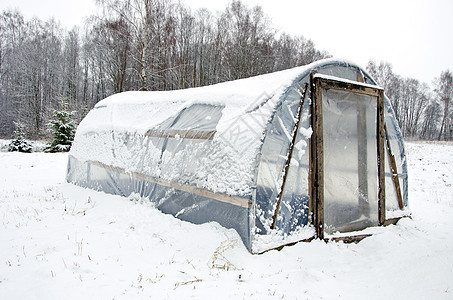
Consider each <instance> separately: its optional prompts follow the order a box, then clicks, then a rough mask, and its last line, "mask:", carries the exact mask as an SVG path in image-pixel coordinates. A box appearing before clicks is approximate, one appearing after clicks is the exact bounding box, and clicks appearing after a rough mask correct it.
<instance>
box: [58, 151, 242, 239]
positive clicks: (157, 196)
mask: <svg viewBox="0 0 453 300" xmlns="http://www.w3.org/2000/svg"><path fill="white" fill-rule="evenodd" d="M67 181H68V182H72V183H75V184H77V185H80V186H84V187H88V188H91V189H94V190H98V191H104V192H106V193H110V194H114V195H120V196H125V197H127V196H129V195H131V194H139V195H140V196H142V197H145V198H148V199H150V201H151V202H153V203H155V205H156V207H157V208H158V209H159V210H161V211H162V212H164V213H168V214H171V215H173V216H175V217H177V218H179V219H181V220H185V221H189V222H191V223H194V224H202V223H206V222H211V221H216V222H218V223H219V224H220V225H222V226H224V227H227V228H234V229H235V230H236V231H237V232H238V233H239V235H240V236H241V238H242V240H243V242H244V244H245V245H247V246H248V247H249V246H250V234H249V233H250V228H249V223H248V220H249V209H248V208H247V207H241V206H237V205H233V204H229V203H224V202H221V201H217V200H215V199H212V198H209V197H204V196H202V195H197V194H194V193H190V192H186V191H181V190H178V189H174V188H170V187H167V186H163V185H159V184H156V183H154V182H152V181H150V180H148V179H147V178H146V177H142V176H134V174H133V173H130V172H124V170H121V169H119V168H114V167H108V166H102V165H97V164H94V163H90V162H80V161H78V160H77V159H76V158H74V157H72V156H69V161H68V173H67Z"/></svg>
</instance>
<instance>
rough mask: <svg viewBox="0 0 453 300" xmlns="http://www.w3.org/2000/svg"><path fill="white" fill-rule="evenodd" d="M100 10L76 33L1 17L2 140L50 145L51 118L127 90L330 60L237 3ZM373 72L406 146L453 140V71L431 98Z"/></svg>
mask: <svg viewBox="0 0 453 300" xmlns="http://www.w3.org/2000/svg"><path fill="white" fill-rule="evenodd" d="M96 2H97V5H98V6H99V8H100V10H101V11H102V12H101V13H100V14H98V15H93V16H91V17H90V18H89V19H88V20H87V21H86V23H85V25H84V26H83V28H79V27H74V28H72V29H71V30H66V29H63V28H62V27H61V25H60V24H59V23H58V22H57V21H55V20H54V19H50V20H47V21H42V20H40V19H36V18H34V19H31V20H26V19H25V18H24V16H23V15H22V14H21V13H20V12H19V11H11V10H8V11H4V12H3V13H2V14H1V15H0V84H1V86H0V136H2V137H11V136H12V135H13V133H14V131H15V124H22V125H23V126H24V128H25V131H26V135H27V137H28V138H31V139H39V138H47V137H48V136H49V132H48V130H47V128H48V124H49V121H50V120H51V118H52V115H53V113H54V111H55V110H58V109H61V108H62V106H65V107H66V108H67V109H68V110H70V111H74V112H75V113H74V114H72V116H73V118H74V122H75V123H78V122H79V121H80V120H81V119H82V118H83V117H84V116H85V115H86V113H87V112H88V111H89V110H90V109H91V108H92V107H93V106H94V105H95V104H96V103H97V102H98V101H100V100H101V99H103V98H105V97H107V96H109V95H111V94H114V93H118V92H122V91H130V90H174V89H182V88H189V87H197V86H204V85H209V84H214V83H218V82H223V81H228V80H234V79H239V78H245V77H250V76H254V75H259V74H264V73H269V72H274V71H278V70H283V69H287V68H291V67H295V66H300V65H305V64H308V63H311V62H313V61H316V60H319V59H322V58H326V57H329V54H328V53H327V52H325V51H320V50H318V49H316V47H315V45H314V43H313V42H312V41H311V40H310V39H307V38H305V37H303V36H292V35H289V34H286V33H279V32H277V30H276V29H275V28H274V27H273V26H272V24H271V21H270V20H269V19H268V17H267V16H266V15H265V13H264V11H263V10H262V8H261V7H260V6H255V7H248V6H246V5H245V4H243V3H242V2H241V1H239V0H233V1H232V2H231V3H230V4H229V5H228V6H227V7H226V8H225V9H224V10H223V11H220V12H217V13H216V14H215V15H214V14H212V13H211V12H209V11H208V10H206V9H199V10H197V11H192V10H191V9H190V8H189V7H187V6H186V5H184V4H182V3H180V2H176V0H96ZM367 69H368V71H369V72H370V73H371V74H372V76H373V77H374V78H375V79H377V81H378V83H379V84H380V85H382V86H383V87H384V88H385V89H386V92H387V94H388V96H389V97H390V99H392V104H393V105H394V108H395V112H396V114H397V118H398V121H399V122H400V126H401V128H402V130H403V133H404V135H405V136H406V137H419V138H426V139H437V138H439V139H452V124H451V122H452V120H453V116H452V111H451V109H450V106H451V104H450V103H451V98H452V84H451V78H452V75H451V72H449V71H445V72H443V73H442V75H441V77H440V78H439V79H438V80H437V81H436V82H437V83H436V89H435V90H434V91H430V89H429V87H428V86H427V85H426V84H423V83H419V82H418V81H417V80H415V79H405V78H401V77H400V76H398V75H396V74H394V73H393V71H392V69H391V66H390V65H389V64H388V63H381V64H380V65H377V64H376V63H374V62H370V63H369V65H368V68H367ZM448 78H449V79H448ZM448 80H450V81H448ZM394 96H396V97H394Z"/></svg>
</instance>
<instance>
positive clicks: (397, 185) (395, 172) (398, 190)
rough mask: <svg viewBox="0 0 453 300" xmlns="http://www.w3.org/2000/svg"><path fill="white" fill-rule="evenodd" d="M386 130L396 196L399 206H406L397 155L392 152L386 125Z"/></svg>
mask: <svg viewBox="0 0 453 300" xmlns="http://www.w3.org/2000/svg"><path fill="white" fill-rule="evenodd" d="M384 130H385V141H386V148H387V153H388V155H389V159H390V168H391V169H392V180H393V184H394V186H395V190H396V197H397V198H398V206H399V208H400V209H403V208H404V203H403V197H402V196H401V188H400V181H399V178H398V170H397V168H396V161H395V156H394V155H393V152H392V147H391V145H390V140H389V136H388V132H387V126H385V125H384Z"/></svg>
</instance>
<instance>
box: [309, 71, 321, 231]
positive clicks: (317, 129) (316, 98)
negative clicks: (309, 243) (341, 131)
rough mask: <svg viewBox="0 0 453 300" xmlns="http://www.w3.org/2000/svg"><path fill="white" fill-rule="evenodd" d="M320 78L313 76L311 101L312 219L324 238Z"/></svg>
mask: <svg viewBox="0 0 453 300" xmlns="http://www.w3.org/2000/svg"><path fill="white" fill-rule="evenodd" d="M321 82H323V80H322V79H321V78H319V77H318V78H314V79H313V85H312V88H313V89H314V93H313V97H312V103H313V115H312V120H313V126H312V127H313V138H312V142H314V145H313V154H314V156H313V160H314V161H313V167H314V170H313V171H314V173H313V193H314V197H315V199H314V204H315V205H314V211H315V213H314V221H315V228H316V235H317V237H318V238H320V239H323V238H324V145H323V142H324V140H323V114H322V86H321Z"/></svg>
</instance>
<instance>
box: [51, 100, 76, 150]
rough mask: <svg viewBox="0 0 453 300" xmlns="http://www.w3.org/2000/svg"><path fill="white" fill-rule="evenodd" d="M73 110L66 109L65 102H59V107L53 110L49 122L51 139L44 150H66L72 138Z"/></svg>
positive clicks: (73, 132)
mask: <svg viewBox="0 0 453 300" xmlns="http://www.w3.org/2000/svg"><path fill="white" fill-rule="evenodd" d="M72 115H73V112H70V111H68V110H67V104H66V103H65V102H62V103H61V109H60V110H55V111H54V113H53V119H52V120H51V121H50V122H49V127H50V130H51V131H52V134H53V141H52V143H50V144H49V145H47V147H46V148H45V149H44V151H45V152H67V151H69V149H70V148H71V145H72V141H73V140H74V134H75V126H74V123H73V121H72Z"/></svg>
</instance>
